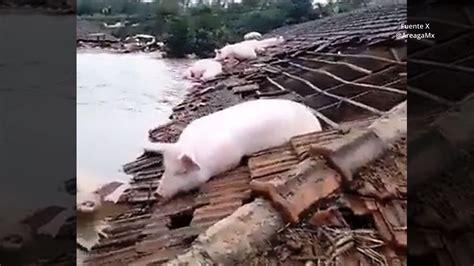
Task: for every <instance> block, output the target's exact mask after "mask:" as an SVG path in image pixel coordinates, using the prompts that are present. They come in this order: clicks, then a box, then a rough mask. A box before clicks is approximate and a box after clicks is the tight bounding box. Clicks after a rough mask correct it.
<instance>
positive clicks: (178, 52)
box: [165, 16, 190, 58]
mask: <svg viewBox="0 0 474 266" xmlns="http://www.w3.org/2000/svg"><path fill="white" fill-rule="evenodd" d="M169 23H170V26H169V32H168V34H167V35H166V37H165V43H166V46H167V47H168V55H169V56H171V57H178V58H181V57H184V56H185V55H186V54H187V53H188V52H190V49H189V43H190V42H189V30H188V22H187V18H186V17H184V16H179V17H173V18H171V20H170V22H169Z"/></svg>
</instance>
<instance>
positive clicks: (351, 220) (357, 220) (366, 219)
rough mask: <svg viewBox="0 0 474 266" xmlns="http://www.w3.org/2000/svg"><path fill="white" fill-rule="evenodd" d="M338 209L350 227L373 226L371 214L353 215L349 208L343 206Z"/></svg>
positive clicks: (366, 227)
mask: <svg viewBox="0 0 474 266" xmlns="http://www.w3.org/2000/svg"><path fill="white" fill-rule="evenodd" d="M339 211H340V213H341V214H342V216H343V217H344V219H345V220H346V222H347V223H348V224H349V225H350V227H351V229H370V228H374V227H375V224H374V219H373V217H372V214H366V215H355V214H354V212H352V210H351V209H350V208H345V207H342V208H340V209H339Z"/></svg>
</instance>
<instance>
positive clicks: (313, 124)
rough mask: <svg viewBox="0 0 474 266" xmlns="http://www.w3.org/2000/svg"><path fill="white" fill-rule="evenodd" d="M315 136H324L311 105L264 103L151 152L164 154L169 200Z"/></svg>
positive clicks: (207, 122) (229, 113)
mask: <svg viewBox="0 0 474 266" xmlns="http://www.w3.org/2000/svg"><path fill="white" fill-rule="evenodd" d="M314 131H321V125H320V123H319V121H318V119H317V118H316V117H315V116H314V115H313V113H312V112H311V110H310V109H309V108H308V107H306V106H305V105H302V104H300V103H296V102H293V101H289V100H280V99H260V100H252V101H247V102H244V103H240V104H237V105H234V106H231V107H229V108H226V109H224V110H221V111H218V112H215V113H212V114H210V115H207V116H204V117H201V118H199V119H196V120H194V121H193V122H191V123H190V124H189V125H188V126H187V127H186V128H185V129H184V131H183V132H182V133H181V135H180V137H179V139H178V141H177V142H176V143H155V144H151V147H150V148H146V149H145V152H154V153H162V154H163V157H164V165H165V172H164V173H163V176H162V177H161V181H160V184H159V186H158V189H157V193H158V195H160V196H161V197H163V198H165V199H169V198H171V197H173V196H174V195H175V194H177V193H178V192H187V191H190V190H192V189H194V188H197V187H199V186H200V185H202V184H204V183H205V182H207V181H208V180H209V179H210V178H211V177H212V176H215V175H217V174H219V173H222V172H225V171H227V170H229V169H231V168H233V167H236V166H237V165H238V164H239V163H240V160H241V159H242V157H243V156H245V155H251V154H253V153H255V152H258V151H260V150H263V149H267V148H270V147H275V146H279V145H282V144H284V143H285V142H287V141H289V140H290V138H292V137H294V136H297V135H301V134H305V133H309V132H314Z"/></svg>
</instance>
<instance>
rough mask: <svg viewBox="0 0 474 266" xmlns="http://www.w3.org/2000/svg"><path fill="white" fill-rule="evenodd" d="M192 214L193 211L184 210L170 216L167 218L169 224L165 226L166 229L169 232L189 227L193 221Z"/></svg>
mask: <svg viewBox="0 0 474 266" xmlns="http://www.w3.org/2000/svg"><path fill="white" fill-rule="evenodd" d="M193 214H194V210H186V211H183V212H180V213H177V214H172V215H170V216H169V218H170V222H169V223H168V224H167V227H168V228H169V229H170V230H173V229H178V228H182V227H186V226H189V225H190V224H191V220H192V219H193Z"/></svg>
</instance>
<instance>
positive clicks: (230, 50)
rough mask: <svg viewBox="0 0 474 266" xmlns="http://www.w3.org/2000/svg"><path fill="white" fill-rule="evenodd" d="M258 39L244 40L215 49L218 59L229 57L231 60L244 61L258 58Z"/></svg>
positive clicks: (216, 58)
mask: <svg viewBox="0 0 474 266" xmlns="http://www.w3.org/2000/svg"><path fill="white" fill-rule="evenodd" d="M257 42H258V41H257V40H250V41H243V42H240V43H234V44H227V45H226V46H224V47H223V48H222V49H220V50H218V49H216V50H214V51H215V53H216V57H215V58H214V59H215V60H217V61H223V60H226V59H229V60H230V61H235V60H237V61H243V60H251V59H256V58H257V50H258V45H257Z"/></svg>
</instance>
